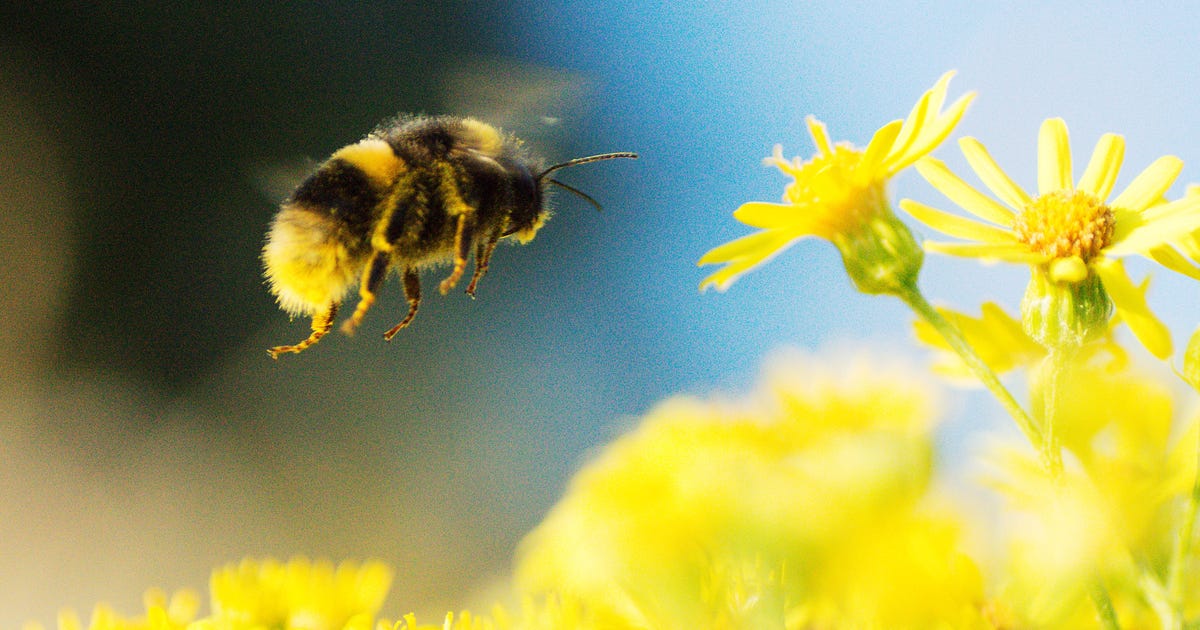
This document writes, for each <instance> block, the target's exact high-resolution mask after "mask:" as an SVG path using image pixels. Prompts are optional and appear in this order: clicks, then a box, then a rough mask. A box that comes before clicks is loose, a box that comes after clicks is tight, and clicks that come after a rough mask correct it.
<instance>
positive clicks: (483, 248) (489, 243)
mask: <svg viewBox="0 0 1200 630" xmlns="http://www.w3.org/2000/svg"><path fill="white" fill-rule="evenodd" d="M499 242H500V233H499V232H497V233H495V234H493V235H492V236H491V237H489V238H488V239H487V240H486V241H480V242H479V244H478V245H476V246H475V273H474V274H473V275H472V276H471V284H468V285H467V295H469V296H471V297H475V285H477V284H479V279H480V278H482V277H483V274H485V273H487V270H488V263H489V262H490V261H491V260H492V252H494V251H496V243H499Z"/></svg>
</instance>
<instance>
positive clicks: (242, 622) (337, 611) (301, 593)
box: [209, 557, 392, 630]
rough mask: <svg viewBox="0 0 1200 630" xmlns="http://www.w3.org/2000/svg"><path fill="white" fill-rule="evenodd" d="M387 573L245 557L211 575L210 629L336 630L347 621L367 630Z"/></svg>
mask: <svg viewBox="0 0 1200 630" xmlns="http://www.w3.org/2000/svg"><path fill="white" fill-rule="evenodd" d="M391 582H392V572H391V569H389V568H388V567H386V566H385V565H383V564H382V563H379V562H366V563H363V564H361V565H360V564H358V563H355V562H350V561H346V562H342V563H341V564H339V565H337V566H336V567H335V566H334V565H333V564H332V563H330V562H327V561H317V562H311V561H309V560H308V559H306V558H299V557H297V558H293V559H291V560H289V561H288V562H286V563H281V562H278V561H276V560H271V559H265V560H255V559H251V558H247V559H245V560H242V561H241V562H240V563H238V564H230V565H227V566H225V567H222V568H220V569H217V570H216V571H214V572H213V575H212V579H211V580H210V582H209V589H210V593H211V597H212V619H211V623H212V625H211V627H212V628H213V629H214V630H225V629H229V630H240V629H243V628H244V629H246V630H251V629H256V628H263V627H268V628H278V629H280V630H341V629H342V628H346V627H348V626H349V625H350V624H351V622H352V621H353V622H354V624H356V625H355V627H356V628H357V627H361V624H362V623H363V619H367V621H366V624H367V626H366V628H364V629H363V630H369V628H370V625H371V624H372V623H373V622H372V621H370V620H372V619H373V618H374V616H375V614H376V613H377V612H378V611H379V607H380V606H381V605H383V600H384V598H385V597H386V596H387V592H388V589H389V588H390V587H391Z"/></svg>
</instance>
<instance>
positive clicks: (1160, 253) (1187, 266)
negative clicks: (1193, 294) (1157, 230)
mask: <svg viewBox="0 0 1200 630" xmlns="http://www.w3.org/2000/svg"><path fill="white" fill-rule="evenodd" d="M1147 254H1148V255H1149V256H1150V258H1151V259H1153V260H1154V262H1157V263H1158V264H1160V265H1162V266H1164V267H1166V268H1167V269H1170V270H1171V271H1175V272H1178V273H1181V274H1183V275H1185V276H1188V277H1189V278H1192V279H1193V280H1200V266H1197V265H1196V264H1195V263H1193V262H1192V261H1191V259H1189V258H1188V257H1187V256H1184V255H1183V254H1180V253H1179V252H1178V251H1177V250H1176V249H1175V248H1174V247H1171V246H1170V245H1159V246H1158V247H1152V248H1150V251H1149V252H1147Z"/></svg>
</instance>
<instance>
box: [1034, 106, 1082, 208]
mask: <svg viewBox="0 0 1200 630" xmlns="http://www.w3.org/2000/svg"><path fill="white" fill-rule="evenodd" d="M1074 187H1075V182H1074V176H1073V175H1072V174H1071V144H1070V140H1069V139H1068V136H1067V123H1066V122H1064V121H1063V119H1061V118H1049V119H1047V120H1046V121H1045V122H1043V123H1042V129H1041V131H1040V132H1039V133H1038V194H1040V195H1044V194H1046V193H1051V192H1054V191H1056V190H1071V189H1073V188H1074Z"/></svg>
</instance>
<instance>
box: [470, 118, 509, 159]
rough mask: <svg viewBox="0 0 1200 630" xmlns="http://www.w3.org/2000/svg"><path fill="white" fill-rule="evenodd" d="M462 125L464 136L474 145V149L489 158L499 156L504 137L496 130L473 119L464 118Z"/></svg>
mask: <svg viewBox="0 0 1200 630" xmlns="http://www.w3.org/2000/svg"><path fill="white" fill-rule="evenodd" d="M462 125H463V130H464V132H465V134H464V135H465V136H466V139H467V140H468V141H469V142H470V143H471V144H472V145H474V146H473V148H474V149H476V150H478V151H480V152H482V153H484V154H486V155H489V156H497V155H500V153H501V149H502V148H503V146H504V136H502V135H500V131H499V130H498V129H496V128H495V127H493V126H491V125H489V124H487V123H485V122H480V121H478V120H475V119H474V118H464V119H463V121H462Z"/></svg>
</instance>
